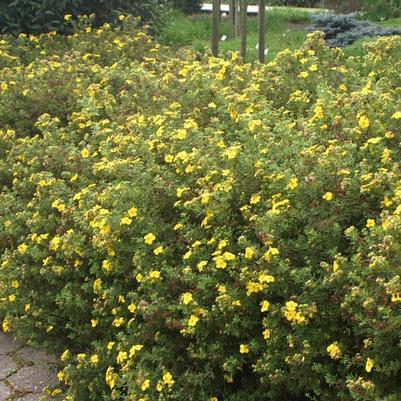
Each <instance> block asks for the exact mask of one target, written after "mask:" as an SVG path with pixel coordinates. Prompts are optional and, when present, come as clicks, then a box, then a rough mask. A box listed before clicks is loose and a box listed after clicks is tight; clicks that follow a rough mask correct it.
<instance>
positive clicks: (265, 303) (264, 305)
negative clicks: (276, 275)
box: [260, 301, 270, 312]
mask: <svg viewBox="0 0 401 401" xmlns="http://www.w3.org/2000/svg"><path fill="white" fill-rule="evenodd" d="M269 307H270V302H269V301H262V302H261V308H260V311H261V312H266V311H267V310H268V309H269Z"/></svg>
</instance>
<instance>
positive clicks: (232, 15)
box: [228, 0, 237, 39]
mask: <svg viewBox="0 0 401 401" xmlns="http://www.w3.org/2000/svg"><path fill="white" fill-rule="evenodd" d="M236 11H237V2H236V1H235V0H230V10H229V13H228V18H229V21H230V38H231V39H232V38H235V19H236V15H237V12H236Z"/></svg>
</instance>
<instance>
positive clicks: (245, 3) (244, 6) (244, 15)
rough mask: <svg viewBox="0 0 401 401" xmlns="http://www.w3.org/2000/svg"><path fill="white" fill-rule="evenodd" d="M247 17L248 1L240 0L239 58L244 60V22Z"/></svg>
mask: <svg viewBox="0 0 401 401" xmlns="http://www.w3.org/2000/svg"><path fill="white" fill-rule="evenodd" d="M247 17H248V0H240V37H241V56H242V59H243V60H244V61H245V60H246V22H247Z"/></svg>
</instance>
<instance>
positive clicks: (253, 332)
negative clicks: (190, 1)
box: [0, 18, 401, 401]
mask: <svg viewBox="0 0 401 401" xmlns="http://www.w3.org/2000/svg"><path fill="white" fill-rule="evenodd" d="M88 22H89V20H88V19H83V20H81V21H80V22H79V24H81V25H80V28H81V29H78V28H75V29H76V34H74V35H71V36H68V37H60V36H59V35H53V34H46V35H41V36H31V37H29V38H27V37H25V36H21V37H19V38H7V39H3V40H1V41H0V66H1V74H0V126H1V129H0V185H1V187H0V188H1V191H0V204H1V211H0V300H1V302H0V317H1V320H0V322H1V327H2V329H3V330H4V331H11V332H13V333H15V334H16V335H18V337H19V338H21V339H25V340H29V341H31V342H35V343H36V344H42V345H43V344H45V345H48V346H49V347H52V348H53V349H56V350H58V351H59V352H60V360H61V364H62V366H61V368H60V372H59V373H58V377H59V379H60V381H61V382H62V383H63V385H65V386H66V387H67V394H66V395H65V396H63V395H60V396H59V397H60V399H64V400H66V401H67V400H74V401H88V400H89V401H98V400H104V401H111V400H115V401H127V400H146V401H157V400H158V401H162V400H165V401H187V400H192V401H205V400H207V401H216V400H218V401H221V400H224V401H240V400H247V401H276V400H279V399H280V400H281V399H283V400H294V401H295V400H296V401H306V400H308V399H319V400H325V401H337V400H342V401H383V400H386V401H393V400H398V399H399V394H400V391H401V382H400V372H401V349H400V347H399V344H400V333H401V278H400V277H401V267H400V263H399V261H400V258H401V246H400V245H401V237H400V232H401V187H400V182H401V169H400V163H401V155H400V151H399V147H400V143H399V142H400V140H399V134H400V120H401V110H400V104H401V92H400V91H399V89H398V88H400V87H401V76H400V74H399V71H400V67H401V64H400V63H401V61H400V60H401V57H400V54H401V40H400V38H398V37H392V38H383V39H380V40H378V41H377V42H373V43H370V44H368V45H366V49H367V55H366V56H364V57H361V58H349V59H347V58H346V57H345V56H344V54H343V52H342V51H341V50H340V49H330V48H329V47H327V45H326V43H325V41H324V39H323V36H322V34H321V33H314V34H311V35H309V36H308V38H307V41H306V42H305V44H304V46H303V47H302V48H301V49H299V50H297V51H294V52H291V51H289V50H287V51H283V52H281V53H280V54H279V56H278V57H277V59H276V60H275V61H274V62H271V63H269V64H267V65H263V66H262V65H257V64H256V65H250V64H243V63H242V62H241V60H240V58H239V56H238V54H236V53H234V54H232V55H231V57H230V58H229V59H217V58H213V57H207V56H199V55H195V54H193V53H191V52H190V51H187V50H185V51H181V52H180V53H179V54H172V53H171V50H169V49H165V48H162V47H161V46H160V45H158V44H156V43H154V42H152V40H151V39H150V37H149V36H148V35H147V34H146V33H145V32H143V31H138V30H137V28H136V26H135V24H133V21H132V19H131V18H126V19H123V21H121V25H120V26H119V27H118V28H116V29H112V28H111V27H110V26H109V25H104V26H102V27H100V28H92V29H89V28H90V27H89V26H85V25H84V24H85V23H88ZM52 394H53V395H54V396H55V397H58V394H59V392H58V391H57V390H55V391H54V392H53V393H52Z"/></svg>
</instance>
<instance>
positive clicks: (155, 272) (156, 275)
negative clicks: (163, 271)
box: [149, 270, 160, 279]
mask: <svg viewBox="0 0 401 401" xmlns="http://www.w3.org/2000/svg"><path fill="white" fill-rule="evenodd" d="M149 277H150V278H153V279H158V278H160V272H159V271H158V270H153V271H151V272H150V273H149Z"/></svg>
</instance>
